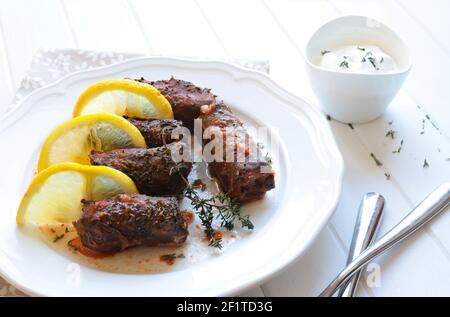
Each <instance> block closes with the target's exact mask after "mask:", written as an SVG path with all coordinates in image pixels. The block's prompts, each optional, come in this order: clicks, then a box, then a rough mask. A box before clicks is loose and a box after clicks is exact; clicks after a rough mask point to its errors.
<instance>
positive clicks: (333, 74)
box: [305, 16, 411, 123]
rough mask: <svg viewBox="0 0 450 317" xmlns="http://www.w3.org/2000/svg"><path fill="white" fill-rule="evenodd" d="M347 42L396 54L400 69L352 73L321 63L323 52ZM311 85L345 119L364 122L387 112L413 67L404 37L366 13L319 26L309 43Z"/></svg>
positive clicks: (332, 111)
mask: <svg viewBox="0 0 450 317" xmlns="http://www.w3.org/2000/svg"><path fill="white" fill-rule="evenodd" d="M344 45H362V46H364V45H376V46H378V47H380V48H381V49H382V50H383V51H384V52H386V53H387V54H389V55H390V56H392V57H393V58H394V59H395V61H396V62H397V66H398V69H397V70H396V71H393V72H389V73H371V74H361V73H350V72H342V71H339V70H336V71H333V70H329V69H324V68H322V67H320V66H319V65H320V59H321V57H322V54H321V52H322V51H323V50H333V49H335V48H337V47H341V46H344ZM305 56H306V64H307V71H308V76H309V79H310V82H311V86H312V88H313V90H314V93H315V94H316V96H317V98H318V100H319V102H320V104H321V106H322V109H323V111H324V112H325V113H327V114H329V115H330V116H331V117H333V118H334V119H336V120H339V121H342V122H345V123H364V122H368V121H372V120H374V119H376V118H377V117H379V116H380V115H381V114H383V112H384V110H385V109H386V108H387V106H389V104H390V103H391V101H392V99H394V97H395V95H396V94H397V92H398V91H399V90H400V87H401V86H402V84H403V82H404V80H405V78H406V76H407V75H408V73H409V71H410V69H411V57H410V54H409V52H408V49H407V47H406V45H405V43H404V42H403V40H402V39H401V38H400V37H399V36H398V35H397V34H396V33H395V32H394V31H392V30H391V29H390V28H388V27H387V26H386V25H384V24H382V23H381V22H378V21H376V20H374V19H371V18H368V17H364V16H344V17H340V18H337V19H335V20H332V21H330V22H328V23H326V24H325V25H323V26H322V27H321V28H319V30H317V31H316V32H315V33H314V35H313V36H312V37H311V39H310V40H309V41H308V44H307V46H306V54H305Z"/></svg>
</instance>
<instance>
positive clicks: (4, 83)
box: [0, 19, 14, 114]
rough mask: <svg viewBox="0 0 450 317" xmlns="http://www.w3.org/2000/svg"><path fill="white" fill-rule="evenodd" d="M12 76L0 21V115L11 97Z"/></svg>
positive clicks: (12, 89)
mask: <svg viewBox="0 0 450 317" xmlns="http://www.w3.org/2000/svg"><path fill="white" fill-rule="evenodd" d="M13 91H14V88H13V84H12V74H11V70H10V68H9V62H8V56H7V52H6V46H5V40H4V36H3V29H2V23H1V19H0V114H1V113H2V112H3V111H5V110H6V107H7V105H8V103H9V102H10V101H11V99H12V97H13Z"/></svg>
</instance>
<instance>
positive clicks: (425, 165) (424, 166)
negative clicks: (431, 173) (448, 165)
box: [422, 159, 430, 168]
mask: <svg viewBox="0 0 450 317" xmlns="http://www.w3.org/2000/svg"><path fill="white" fill-rule="evenodd" d="M422 167H423V168H428V167H430V164H428V161H427V159H424V160H423V166H422Z"/></svg>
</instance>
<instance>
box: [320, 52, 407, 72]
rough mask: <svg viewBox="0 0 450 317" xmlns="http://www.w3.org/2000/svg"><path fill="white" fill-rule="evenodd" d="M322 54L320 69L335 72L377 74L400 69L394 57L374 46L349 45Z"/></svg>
mask: <svg viewBox="0 0 450 317" xmlns="http://www.w3.org/2000/svg"><path fill="white" fill-rule="evenodd" d="M321 54H322V59H321V61H320V67H323V68H325V69H330V70H335V71H336V70H337V71H342V72H352V73H362V74H375V73H389V72H392V71H395V70H397V69H398V68H397V63H396V62H395V60H394V59H393V58H392V56H390V55H388V54H386V53H385V52H384V51H383V50H382V49H380V48H379V47H378V46H374V45H347V46H342V47H340V48H338V49H336V50H324V51H322V52H321Z"/></svg>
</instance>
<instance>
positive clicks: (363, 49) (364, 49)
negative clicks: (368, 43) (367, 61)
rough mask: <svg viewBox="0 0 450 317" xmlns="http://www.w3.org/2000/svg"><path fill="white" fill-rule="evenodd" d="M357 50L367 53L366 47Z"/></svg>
mask: <svg viewBox="0 0 450 317" xmlns="http://www.w3.org/2000/svg"><path fill="white" fill-rule="evenodd" d="M357 49H359V50H360V51H363V52H365V51H366V48H365V47H359V46H358V47H357Z"/></svg>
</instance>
